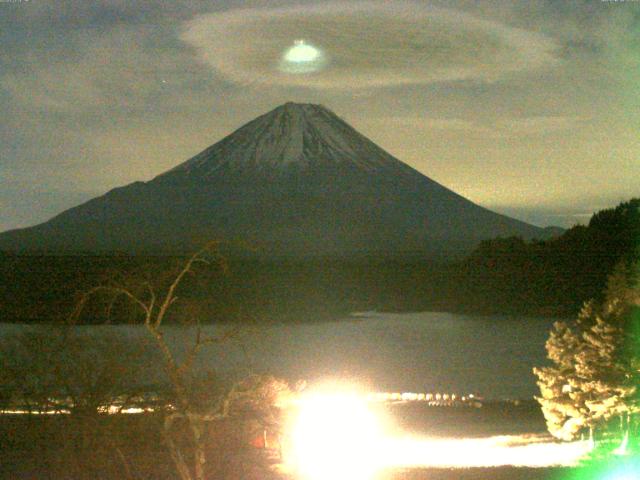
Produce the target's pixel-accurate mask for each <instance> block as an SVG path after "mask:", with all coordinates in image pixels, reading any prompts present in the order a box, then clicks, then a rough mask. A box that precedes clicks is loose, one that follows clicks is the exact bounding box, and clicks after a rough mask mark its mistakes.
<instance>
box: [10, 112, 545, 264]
mask: <svg viewBox="0 0 640 480" xmlns="http://www.w3.org/2000/svg"><path fill="white" fill-rule="evenodd" d="M512 235H518V236H522V237H523V238H526V239H529V238H533V237H540V238H542V237H545V236H547V235H545V232H544V231H543V229H540V228H537V227H534V226H532V225H528V224H526V223H524V222H520V221H517V220H514V219H511V218H508V217H505V216H503V215H499V214H496V213H494V212H491V211H489V210H487V209H484V208H482V207H480V206H478V205H475V204H473V203H472V202H470V201H468V200H466V199H464V198H463V197H461V196H460V195H458V194H456V193H454V192H452V191H451V190H449V189H447V188H445V187H443V186H442V185H440V184H439V183H437V182H435V181H433V180H431V179H429V178H427V177H425V176H424V175H422V174H421V173H419V172H417V171H416V170H414V169H413V168H411V167H410V166H408V165H406V164H404V163H403V162H401V161H400V160H398V159H396V158H395V157H393V156H392V155H390V154H389V153H387V152H386V151H384V150H383V149H382V148H380V147H378V146H377V145H376V144H374V143H373V142H372V141H370V140H369V139H367V138H366V137H365V136H363V135H362V134H360V133H359V132H357V131H356V130H355V129H354V128H353V127H351V126H350V125H349V124H348V123H347V122H345V121H344V120H342V119H341V118H339V117H338V116H337V115H336V114H335V113H333V112H332V111H331V110H329V109H327V108H325V107H323V106H320V105H313V104H305V103H302V104H301V103H292V102H290V103H286V104H284V105H281V106H279V107H277V108H275V109H273V110H272V111H270V112H268V113H266V114H264V115H261V116H259V117H257V118H256V119H254V120H252V121H251V122H249V123H247V124H246V125H244V126H242V127H240V128H239V129H238V130H236V131H234V132H233V133H231V134H230V135H228V136H227V137H225V138H223V139H222V140H220V141H219V142H217V143H215V144H214V145H212V146H211V147H209V148H207V149H205V150H204V151H202V152H200V153H199V154H197V155H195V156H194V157H192V158H191V159H189V160H187V161H186V162H184V163H182V164H180V165H178V166H176V167H175V168H173V169H171V170H169V171H167V172H165V173H163V174H161V175H159V176H157V177H156V178H154V179H153V180H151V181H149V182H146V183H145V182H135V183H133V184H131V185H128V186H125V187H121V188H118V189H114V190H112V191H110V192H108V193H107V194H105V195H103V196H101V197H98V198H95V199H93V200H91V201H89V202H87V203H84V204H82V205H80V206H78V207H75V208H72V209H70V210H67V211H66V212H63V213H61V214H60V215H58V216H56V217H54V218H53V219H51V220H50V221H48V222H45V223H43V224H41V225H38V226H35V227H32V228H27V229H22V230H16V231H11V232H5V233H4V234H0V249H6V250H27V251H31V250H45V251H72V252H73V251H85V252H87V251H89V252H94V251H97V252H102V251H113V250H117V251H127V252H151V253H153V252H171V251H175V250H180V251H183V250H189V249H192V248H194V247H195V246H197V245H198V244H201V243H203V242H204V241H206V240H209V239H211V238H216V239H221V240H232V241H233V240H241V241H243V242H248V243H250V244H251V245H253V246H255V247H256V248H257V252H258V253H257V255H261V256H267V257H271V258H272V257H283V256H284V257H288V256H294V257H307V256H353V255H385V256H407V255H412V256H415V255H419V256H433V255H451V254H457V255H459V254H464V253H467V252H469V251H470V250H471V249H472V248H473V247H474V246H475V245H477V244H478V242H480V241H481V240H484V239H488V238H494V237H497V236H512Z"/></svg>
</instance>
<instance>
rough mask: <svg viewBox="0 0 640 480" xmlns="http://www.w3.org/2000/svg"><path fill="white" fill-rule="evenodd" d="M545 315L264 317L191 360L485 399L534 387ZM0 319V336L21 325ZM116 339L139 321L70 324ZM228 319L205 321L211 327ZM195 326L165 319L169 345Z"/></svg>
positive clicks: (523, 394) (547, 322) (136, 335)
mask: <svg viewBox="0 0 640 480" xmlns="http://www.w3.org/2000/svg"><path fill="white" fill-rule="evenodd" d="M552 324H553V320H552V319H549V318H512V317H495V316H491V317H489V316H486V317H472V316H463V315H454V314H449V313H438V312H422V313H406V314H370V315H367V316H364V317H357V318H356V317H349V318H347V319H344V320H342V321H339V322H328V323H318V324H299V325H270V326H265V327H250V328H246V329H244V330H241V331H240V333H239V334H238V335H237V336H235V337H234V338H233V339H232V340H230V341H226V342H224V343H222V344H220V345H213V346H207V347H205V348H203V349H202V350H201V353H200V357H199V360H198V362H199V363H198V365H197V368H200V369H203V370H204V369H215V370H218V371H226V372H234V373H239V374H241V373H246V372H257V373H271V374H274V375H277V376H282V377H285V378H288V379H292V380H296V379H305V380H308V381H311V382H313V381H315V380H318V379H322V378H327V377H330V378H340V379H342V378H347V379H354V380H356V381H357V382H359V383H363V384H366V385H368V386H369V387H370V388H371V389H374V390H377V391H412V392H434V393H435V392H443V393H444V392H446V393H457V394H459V395H463V394H468V393H474V394H476V395H480V396H483V397H485V398H491V399H506V398H512V399H513V398H518V399H524V398H531V397H532V396H533V395H535V394H537V393H538V390H537V387H536V384H535V377H534V376H533V374H532V371H531V369H532V367H533V366H538V365H542V364H544V363H545V349H544V343H545V340H546V338H547V335H548V332H549V329H550V327H551V325H552ZM43 328H47V329H51V327H42V326H38V327H32V326H29V327H27V326H22V325H10V324H0V337H2V336H7V335H10V334H11V333H12V332H14V333H15V332H19V331H25V330H27V329H35V330H37V329H43ZM76 328H77V329H78V330H81V331H83V332H85V333H88V334H89V335H106V336H108V337H110V338H112V341H113V342H119V341H128V342H131V341H137V340H139V339H142V338H147V337H148V333H147V332H146V331H145V330H144V329H143V328H142V327H138V326H128V325H126V326H98V327H95V326H92V327H76ZM225 328H226V327H223V326H206V327H204V329H203V330H204V332H205V333H206V334H209V335H216V334H220V332H222V331H223V330H224V329H225ZM193 333H194V332H193V330H190V329H187V328H182V327H167V328H166V338H167V339H168V340H169V342H170V343H171V345H172V346H173V348H175V350H176V352H181V351H184V346H185V345H186V344H187V343H188V341H189V339H190V338H192V336H193Z"/></svg>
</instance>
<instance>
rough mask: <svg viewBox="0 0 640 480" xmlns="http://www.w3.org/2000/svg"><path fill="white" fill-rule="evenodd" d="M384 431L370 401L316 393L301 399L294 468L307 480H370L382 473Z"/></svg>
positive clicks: (293, 439) (294, 438)
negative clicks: (376, 474) (382, 434)
mask: <svg viewBox="0 0 640 480" xmlns="http://www.w3.org/2000/svg"><path fill="white" fill-rule="evenodd" d="M380 440H381V428H380V425H379V422H378V419H377V418H376V416H375V415H374V413H373V412H372V411H371V410H370V409H369V407H368V405H367V402H366V400H365V399H364V398H362V397H360V396H358V395H356V394H350V393H316V394H310V395H307V396H304V397H303V398H301V399H300V402H299V405H298V411H297V415H296V418H295V421H294V424H293V427H292V432H291V450H290V455H291V457H292V458H291V459H290V461H291V463H292V464H293V466H294V468H295V469H296V470H297V472H298V473H299V474H300V475H301V476H302V477H303V478H304V479H305V480H347V479H349V480H370V479H372V478H373V477H374V475H375V473H376V471H377V470H378V467H379V465H378V463H377V460H378V459H380V453H381V452H380V447H381V442H380Z"/></svg>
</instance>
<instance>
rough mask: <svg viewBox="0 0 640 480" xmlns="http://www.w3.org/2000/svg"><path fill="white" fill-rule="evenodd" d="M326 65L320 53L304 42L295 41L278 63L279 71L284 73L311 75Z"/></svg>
mask: <svg viewBox="0 0 640 480" xmlns="http://www.w3.org/2000/svg"><path fill="white" fill-rule="evenodd" d="M325 64H326V58H325V55H324V54H323V53H322V51H321V50H320V49H318V48H316V47H314V46H313V45H310V44H308V43H306V42H305V41H304V40H296V41H295V42H294V44H293V46H292V47H290V48H288V49H287V50H286V51H285V53H284V55H283V57H282V60H281V62H280V70H281V71H283V72H286V73H312V72H316V71H318V70H320V69H321V68H323V67H324V66H325Z"/></svg>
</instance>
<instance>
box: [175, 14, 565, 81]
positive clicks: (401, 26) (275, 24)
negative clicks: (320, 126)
mask: <svg viewBox="0 0 640 480" xmlns="http://www.w3.org/2000/svg"><path fill="white" fill-rule="evenodd" d="M181 38H182V40H183V41H185V42H186V43H187V44H189V45H191V46H192V47H194V48H195V49H196V51H197V53H198V55H199V57H200V59H201V60H202V61H203V62H205V63H206V64H208V65H210V66H211V67H213V68H214V69H215V70H216V71H217V72H219V73H221V74H222V75H224V76H225V77H227V78H229V79H230V80H232V81H235V82H239V83H244V84H252V83H258V84H260V83H263V84H270V85H281V86H302V87H312V88H321V89H340V88H345V89H349V88H360V87H380V86H393V85H402V84H425V83H433V82H443V81H454V80H481V81H495V80H499V79H501V78H504V77H505V76H507V75H509V74H511V73H514V72H523V71H530V70H536V69H540V68H546V67H550V66H554V65H556V64H558V62H559V59H558V57H557V56H556V53H557V51H556V50H557V45H556V43H555V42H554V41H553V40H552V39H551V38H549V37H547V36H545V35H543V34H539V33H532V32H528V31H526V30H523V29H518V28H513V27H510V26H507V25H506V24H503V23H499V22H495V21H490V20H486V19H481V18H479V17H475V16H473V15H471V14H468V13H464V12H462V11H456V10H449V9H443V8H435V7H431V6H424V5H419V4H416V3H410V2H393V3H391V2H384V3H382V2H358V3H353V4H348V5H345V4H337V3H329V4H323V5H316V6H305V7H300V6H298V7H286V8H273V9H242V10H231V11H227V12H224V13H214V14H205V15H199V16H197V17H196V18H195V19H193V20H191V21H189V22H187V23H186V24H185V28H184V31H183V32H182V35H181ZM300 40H303V41H305V42H306V43H308V44H309V45H313V46H314V47H315V48H318V49H319V50H320V51H321V52H322V53H323V54H324V55H325V56H326V64H325V66H324V68H323V69H319V70H318V71H312V72H305V73H303V74H295V73H289V72H286V71H282V69H281V68H278V67H279V65H281V62H282V57H283V55H284V53H285V52H286V51H287V50H288V49H289V48H291V46H292V45H294V44H295V42H296V41H300Z"/></svg>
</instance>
